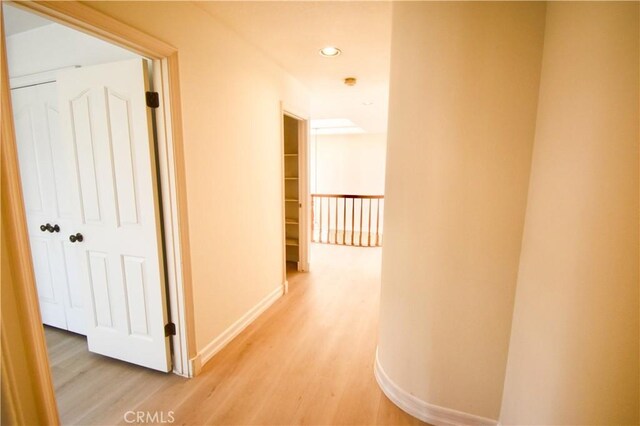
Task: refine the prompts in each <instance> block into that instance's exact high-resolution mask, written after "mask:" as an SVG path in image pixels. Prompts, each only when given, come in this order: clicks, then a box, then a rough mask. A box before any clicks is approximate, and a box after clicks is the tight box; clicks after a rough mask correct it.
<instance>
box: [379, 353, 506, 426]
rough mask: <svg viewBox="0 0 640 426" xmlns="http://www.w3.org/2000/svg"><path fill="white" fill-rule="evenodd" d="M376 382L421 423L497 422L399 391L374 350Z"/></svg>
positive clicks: (441, 425)
mask: <svg viewBox="0 0 640 426" xmlns="http://www.w3.org/2000/svg"><path fill="white" fill-rule="evenodd" d="M374 374H375V376H376V381H377V382H378V385H379V386H380V389H382V392H384V394H385V395H387V397H388V398H389V399H390V400H391V401H392V402H393V403H394V404H396V405H397V406H398V407H400V408H401V409H402V410H403V411H405V412H407V413H409V414H411V415H412V416H413V417H416V418H418V419H420V420H422V421H423V422H427V423H430V424H432V425H435V426H456V425H482V426H489V425H492V426H495V425H497V424H498V421H497V420H491V419H487V418H486V417H480V416H476V415H474V414H469V413H464V412H462V411H457V410H452V409H450V408H445V407H440V406H438V405H433V404H429V403H427V402H425V401H423V400H421V399H419V398H417V397H415V396H414V395H411V394H410V393H409V392H407V391H405V390H404V389H401V388H400V387H399V386H398V385H397V384H396V383H394V381H393V380H391V379H390V378H389V376H387V373H385V371H384V369H383V368H382V365H380V360H379V358H378V351H377V350H376V363H375V367H374Z"/></svg>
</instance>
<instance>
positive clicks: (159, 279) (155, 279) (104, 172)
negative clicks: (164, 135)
mask: <svg viewBox="0 0 640 426" xmlns="http://www.w3.org/2000/svg"><path fill="white" fill-rule="evenodd" d="M57 82H58V95H59V102H60V104H59V105H60V123H61V132H62V133H61V134H62V137H63V138H64V139H68V140H71V141H73V145H74V148H75V161H74V167H75V168H76V170H77V174H78V182H79V187H80V191H79V198H80V203H79V204H80V209H79V211H80V221H79V222H78V225H77V227H76V229H73V230H70V231H67V232H66V237H67V238H69V239H70V241H73V243H72V244H74V245H75V246H76V247H78V249H79V250H80V252H81V262H80V263H81V266H82V268H81V273H82V274H84V276H85V277H86V278H87V282H88V285H87V286H85V290H86V291H85V301H86V306H87V308H86V312H87V314H88V324H87V340H88V346H89V350H90V351H92V352H95V353H99V354H103V355H106V356H109V357H113V358H118V359H121V360H124V361H128V362H131V363H135V364H138V365H143V366H146V367H149V368H153V369H156V370H161V371H165V372H166V371H169V370H170V368H171V362H170V352H169V340H168V338H167V337H165V332H164V327H165V324H166V323H167V311H166V296H165V284H164V273H163V262H162V245H161V239H160V235H161V234H160V220H159V210H158V193H157V185H156V169H155V156H154V145H153V132H152V122H151V110H150V109H149V108H148V107H147V105H146V99H145V92H146V91H147V90H148V78H147V64H146V62H145V61H144V60H142V59H133V60H127V61H123V62H115V63H109V64H103V65H97V66H91V67H83V68H76V69H71V70H65V71H61V72H60V73H59V74H58V77H57Z"/></svg>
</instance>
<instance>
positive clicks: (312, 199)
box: [285, 195, 316, 243]
mask: <svg viewBox="0 0 640 426" xmlns="http://www.w3.org/2000/svg"><path fill="white" fill-rule="evenodd" d="M315 199H316V198H315V195H312V196H311V242H312V243H315V242H316V240H315V238H316V237H315V235H316V223H315V221H314V218H315ZM285 217H286V207H285ZM298 221H300V219H299V218H298Z"/></svg>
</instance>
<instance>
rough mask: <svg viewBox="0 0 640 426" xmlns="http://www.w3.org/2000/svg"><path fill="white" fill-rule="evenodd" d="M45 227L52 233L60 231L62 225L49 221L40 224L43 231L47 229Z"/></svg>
mask: <svg viewBox="0 0 640 426" xmlns="http://www.w3.org/2000/svg"><path fill="white" fill-rule="evenodd" d="M45 229H46V230H47V231H49V232H51V233H53V232H60V227H59V226H58V225H51V224H50V223H47V224H46V225H42V226H40V230H41V231H42V232H44V231H45Z"/></svg>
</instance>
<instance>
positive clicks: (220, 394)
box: [46, 244, 422, 425]
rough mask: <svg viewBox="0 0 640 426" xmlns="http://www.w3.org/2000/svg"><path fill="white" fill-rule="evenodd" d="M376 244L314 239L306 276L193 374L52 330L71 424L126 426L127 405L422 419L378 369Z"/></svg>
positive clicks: (352, 419)
mask: <svg viewBox="0 0 640 426" xmlns="http://www.w3.org/2000/svg"><path fill="white" fill-rule="evenodd" d="M380 254H381V249H380V248H358V247H342V246H329V245H319V244H312V258H311V269H312V272H310V273H291V274H290V277H289V294H287V295H286V296H285V297H283V298H281V299H280V300H278V301H277V302H276V303H275V304H274V305H273V306H272V307H271V308H270V309H269V310H267V311H266V312H265V313H264V314H263V315H262V316H261V317H260V318H259V319H258V320H257V321H256V322H254V323H253V324H252V325H251V326H249V327H248V328H247V329H246V330H245V331H244V332H243V333H241V334H240V335H239V336H238V337H237V338H236V339H235V340H233V341H232V342H231V343H230V344H229V345H228V346H227V347H226V348H225V349H223V350H222V351H221V352H220V353H218V354H217V355H216V356H215V357H214V358H213V359H212V360H211V361H210V362H209V363H208V364H206V365H205V367H204V368H203V372H202V373H201V375H199V376H198V377H196V378H194V379H191V380H187V379H183V378H181V377H178V376H175V375H171V374H168V375H167V374H162V373H157V372H153V371H150V370H146V369H144V368H140V367H136V366H133V365H130V364H127V363H123V362H120V361H115V360H111V359H108V358H105V357H101V356H99V355H94V354H91V353H89V352H88V351H87V350H86V340H85V339H84V338H83V337H82V336H78V335H74V334H72V333H67V332H63V331H59V330H56V329H53V328H48V327H47V328H46V336H47V343H48V347H49V357H50V359H51V365H52V369H53V378H54V383H55V388H56V395H57V398H58V405H59V408H60V416H61V419H62V422H63V423H65V424H124V423H125V422H124V418H123V416H124V413H125V412H127V411H128V410H133V411H139V410H142V411H150V412H151V413H153V412H156V411H158V412H163V413H164V418H165V419H167V417H168V413H169V411H172V412H173V413H172V417H173V418H174V419H175V424H184V425H203V424H225V425H294V424H316V425H373V424H393V425H400V424H422V423H421V422H419V421H418V420H416V419H414V418H413V417H411V416H409V415H408V414H406V413H404V412H403V411H401V410H400V409H399V408H397V407H396V406H395V405H394V404H393V403H391V402H390V401H389V400H388V399H387V398H386V397H385V396H384V394H383V393H382V392H381V391H380V389H379V387H378V385H377V384H376V381H375V378H374V376H373V362H374V356H375V348H376V335H377V327H378V296H379V281H380Z"/></svg>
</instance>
